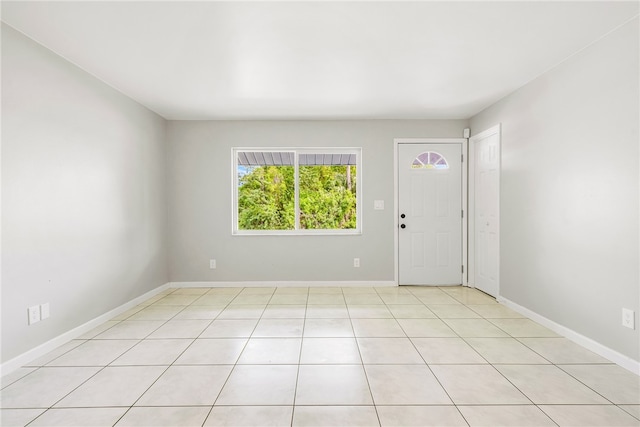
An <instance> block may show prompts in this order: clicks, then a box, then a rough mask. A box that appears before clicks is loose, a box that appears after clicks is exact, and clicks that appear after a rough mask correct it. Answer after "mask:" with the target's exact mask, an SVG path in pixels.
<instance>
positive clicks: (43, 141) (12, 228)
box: [2, 25, 168, 362]
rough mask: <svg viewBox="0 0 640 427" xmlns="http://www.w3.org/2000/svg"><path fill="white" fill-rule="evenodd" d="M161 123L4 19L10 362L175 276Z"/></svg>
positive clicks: (5, 297) (5, 296)
mask: <svg viewBox="0 0 640 427" xmlns="http://www.w3.org/2000/svg"><path fill="white" fill-rule="evenodd" d="M164 132H165V121H164V120H163V119H162V118H161V117H159V116H157V115H156V114H154V113H152V112H150V111H149V110H147V109H145V108H143V107H142V106H140V105H139V104H137V103H135V102H133V101H131V100H130V99H129V98H127V97H125V96H123V95H122V94H120V93H119V92H117V91H115V90H113V89H112V88H110V87H108V86H106V85H105V84H103V83H102V82H100V81H98V80H97V79H95V78H94V77H92V76H90V75H89V74H87V73H85V72H84V71H82V70H80V69H78V68H76V67H75V66H73V65H72V64H70V63H68V62H67V61H65V60H64V59H62V58H60V57H59V56H57V55H55V54H53V53H52V52H51V51H49V50H47V49H44V48H43V47H42V46H40V45H38V44H36V43H34V42H33V41H31V40H30V39H27V38H25V37H24V36H23V35H21V34H19V33H18V32H16V31H14V30H13V29H11V28H10V27H7V26H5V25H3V26H2V208H3V209H2V361H3V362H5V361H7V360H9V359H11V358H13V357H15V356H17V355H19V354H21V353H23V352H25V351H27V350H30V349H32V348H34V347H36V346H37V345H39V344H42V343H44V342H46V341H47V340H49V339H51V338H54V337H56V336H58V335H60V334H62V333H65V332H67V331H69V330H71V329H73V328H75V327H77V326H79V325H81V324H83V323H85V322H87V321H89V320H91V319H93V318H95V317H97V316H99V315H101V314H104V313H105V312H107V311H109V310H111V309H113V308H115V307H117V306H119V305H121V304H123V303H126V302H128V301H130V300H131V299H133V298H135V297H137V296H139V295H142V294H144V293H145V292H147V291H149V290H151V289H154V288H156V287H158V286H159V285H162V284H164V283H166V282H167V281H168V274H167V244H166V197H165V178H166V175H165V173H166V167H165V163H166V161H165V157H166V143H165V139H164ZM44 302H49V303H50V304H51V317H50V318H49V319H47V320H44V321H42V322H40V323H36V324H34V325H32V326H27V307H29V306H32V305H37V304H41V303H44Z"/></svg>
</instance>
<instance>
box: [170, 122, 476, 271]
mask: <svg viewBox="0 0 640 427" xmlns="http://www.w3.org/2000/svg"><path fill="white" fill-rule="evenodd" d="M467 124H468V122H467V121H466V120H451V121H446V120H435V121H420V120H375V121H265V122H260V121H242V122H237V121H236V122H234V121H227V122H224V121H202V122H188V121H170V122H168V125H167V138H168V142H169V181H168V182H169V234H170V237H169V241H170V251H171V252H170V277H171V280H172V281H342V280H345V281H347V280H349V281H352V280H354V281H358V280H370V281H371V280H373V281H391V280H394V262H393V261H394V260H393V253H394V247H393V231H394V230H393V224H394V221H393V191H394V188H393V139H394V138H399V137H456V138H460V137H462V133H463V129H464V128H465V127H467ZM253 146H255V147H263V146H264V147H271V146H273V147H277V146H284V147H287V146H289V147H292V146H293V147H295V146H301V147H325V146H329V147H331V146H335V147H362V156H363V158H362V184H363V207H362V208H363V210H362V214H363V233H362V235H358V236H232V235H231V179H232V163H231V148H232V147H253ZM376 199H381V200H384V201H385V210H383V211H374V210H373V201H374V200H376ZM355 257H358V258H360V262H361V267H360V268H354V267H353V258H355ZM210 258H215V259H216V260H217V264H218V268H217V269H216V270H210V269H209V259H210Z"/></svg>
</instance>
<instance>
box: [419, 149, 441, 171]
mask: <svg viewBox="0 0 640 427" xmlns="http://www.w3.org/2000/svg"><path fill="white" fill-rule="evenodd" d="M411 169H449V164H448V163H447V159H445V158H444V157H442V155H441V154H440V153H436V152H435V151H426V152H424V153H422V154H420V155H419V156H418V157H416V158H415V159H414V160H413V162H412V163H411Z"/></svg>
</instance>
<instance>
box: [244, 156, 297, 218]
mask: <svg viewBox="0 0 640 427" xmlns="http://www.w3.org/2000/svg"><path fill="white" fill-rule="evenodd" d="M237 160H238V162H237V174H238V230H293V229H295V208H294V203H295V190H294V166H293V153H289V152H242V151H241V152H238V159H237Z"/></svg>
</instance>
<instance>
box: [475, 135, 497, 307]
mask: <svg viewBox="0 0 640 427" xmlns="http://www.w3.org/2000/svg"><path fill="white" fill-rule="evenodd" d="M471 144H473V148H474V152H475V163H474V170H475V172H474V179H475V182H474V184H475V192H474V203H475V205H474V211H475V216H474V226H475V277H474V279H475V287H476V288H478V289H480V290H481V291H483V292H486V293H488V294H489V295H493V296H498V286H499V261H500V260H499V257H500V194H499V191H500V187H499V185H500V132H499V128H493V129H490V131H488V132H483V133H482V134H480V135H478V136H477V137H474V138H471Z"/></svg>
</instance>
